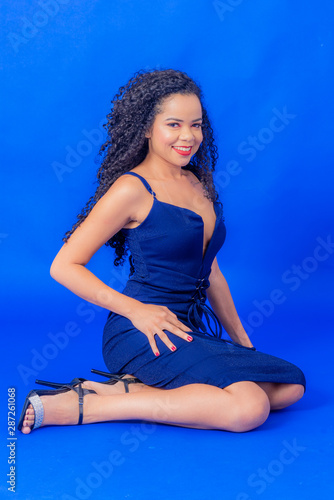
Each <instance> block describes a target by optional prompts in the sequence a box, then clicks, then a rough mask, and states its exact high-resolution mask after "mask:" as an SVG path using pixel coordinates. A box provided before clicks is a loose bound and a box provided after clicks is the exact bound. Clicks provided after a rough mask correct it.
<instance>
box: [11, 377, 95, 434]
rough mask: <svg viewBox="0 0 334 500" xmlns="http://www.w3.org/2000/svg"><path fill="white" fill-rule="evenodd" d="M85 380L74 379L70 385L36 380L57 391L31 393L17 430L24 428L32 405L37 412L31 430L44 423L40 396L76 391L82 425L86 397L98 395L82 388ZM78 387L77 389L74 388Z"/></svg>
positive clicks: (26, 400) (25, 402) (79, 422)
mask: <svg viewBox="0 0 334 500" xmlns="http://www.w3.org/2000/svg"><path fill="white" fill-rule="evenodd" d="M83 381H84V379H79V378H74V379H73V380H72V381H71V382H70V383H69V384H59V383H57V382H46V381H45V380H36V381H35V382H36V384H41V385H46V386H48V387H55V388H56V390H54V391H50V390H36V391H35V390H32V391H30V392H29V394H28V396H27V397H26V399H25V401H24V405H23V409H22V412H21V415H20V419H19V422H18V424H17V428H18V430H19V431H20V430H21V429H22V427H23V421H24V417H25V414H26V411H27V408H28V406H29V405H30V404H31V405H32V407H33V409H34V412H35V421H34V426H33V427H32V429H31V430H35V429H38V428H39V427H40V426H41V425H42V422H43V418H44V408H43V403H42V401H41V399H40V396H51V395H55V394H63V393H64V392H68V391H71V390H72V391H75V392H76V393H77V394H78V396H79V420H78V424H77V425H81V424H82V420H83V399H84V397H85V396H86V394H96V392H95V391H93V390H92V389H84V388H83V387H82V382H83ZM74 386H77V387H74Z"/></svg>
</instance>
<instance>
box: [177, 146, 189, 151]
mask: <svg viewBox="0 0 334 500" xmlns="http://www.w3.org/2000/svg"><path fill="white" fill-rule="evenodd" d="M174 148H175V149H179V150H180V151H190V150H191V147H187V148H182V147H176V146H174Z"/></svg>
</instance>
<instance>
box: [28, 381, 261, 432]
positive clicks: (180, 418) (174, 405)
mask: <svg viewBox="0 0 334 500" xmlns="http://www.w3.org/2000/svg"><path fill="white" fill-rule="evenodd" d="M97 385H99V386H101V385H102V384H98V383H96V382H85V383H84V385H83V387H86V388H88V389H94V386H95V388H96V386H97ZM131 385H133V386H135V385H136V384H131ZM106 387H107V385H103V390H102V388H101V390H102V392H104V393H105V392H106ZM110 387H112V386H110ZM109 390H110V389H109ZM41 400H42V403H43V406H44V419H43V423H42V425H75V424H76V423H77V422H78V396H77V394H76V393H75V392H74V391H69V392H67V393H64V394H58V395H54V396H41ZM83 410H84V417H83V423H84V424H88V423H95V422H106V421H113V420H133V419H139V420H147V421H151V422H159V423H164V424H172V425H178V426H183V427H192V428H198V429H221V430H227V431H233V432H245V431H249V430H251V429H254V428H256V427H258V426H259V425H261V424H263V423H264V422H265V421H266V419H267V417H268V415H269V411H270V403H269V399H268V397H267V395H266V393H265V391H264V390H263V389H262V388H260V387H259V386H258V385H257V384H255V383H254V382H237V383H234V384H231V385H229V386H228V387H226V388H225V389H220V388H219V387H214V386H211V385H206V384H189V385H186V386H183V387H179V388H177V389H169V390H166V389H157V388H149V387H147V386H146V387H145V388H143V389H142V390H137V391H133V392H131V386H130V393H128V394H117V393H116V394H115V393H114V394H111V395H101V394H87V395H86V396H85V398H84V409H83ZM33 423H34V410H33V408H32V407H31V406H30V407H29V409H28V410H27V412H26V417H25V421H24V425H23V428H22V432H24V433H25V434H28V433H29V432H30V431H31V427H32V426H33Z"/></svg>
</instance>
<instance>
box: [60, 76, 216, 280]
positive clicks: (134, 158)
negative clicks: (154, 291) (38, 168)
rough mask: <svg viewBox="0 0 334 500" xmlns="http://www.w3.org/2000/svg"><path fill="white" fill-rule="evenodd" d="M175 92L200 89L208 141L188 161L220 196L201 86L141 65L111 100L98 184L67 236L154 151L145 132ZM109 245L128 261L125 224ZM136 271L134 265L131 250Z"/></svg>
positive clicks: (119, 259) (120, 258)
mask: <svg viewBox="0 0 334 500" xmlns="http://www.w3.org/2000/svg"><path fill="white" fill-rule="evenodd" d="M173 94H185V95H192V94H194V95H196V96H197V97H198V99H199V100H200V102H201V106H202V118H203V121H202V133H203V141H202V143H201V145H200V147H199V149H198V151H197V152H196V154H195V155H194V156H193V157H192V158H191V161H190V163H189V164H188V165H187V166H186V169H187V170H190V171H192V172H193V173H194V174H195V175H196V176H197V177H198V179H199V180H200V182H201V183H202V185H203V187H204V192H205V194H206V196H207V197H208V198H209V199H210V200H212V201H215V200H217V199H218V193H217V191H216V189H215V186H214V183H213V177H212V173H213V171H214V169H215V165H216V163H217V159H218V153H217V147H216V145H215V144H214V138H213V131H212V127H211V124H210V120H209V118H208V114H207V111H206V109H205V107H204V105H203V95H202V91H201V88H200V87H199V85H198V84H196V83H195V82H194V81H193V80H192V79H191V78H190V77H189V76H188V75H187V74H186V73H184V72H182V71H177V70H173V69H166V70H152V71H144V70H141V71H138V72H136V73H135V74H134V76H133V77H132V78H131V79H130V80H129V81H128V83H127V84H126V85H124V86H123V87H120V89H119V91H118V93H117V94H116V95H115V97H114V98H113V100H112V101H111V104H112V106H111V111H110V113H109V114H108V115H107V120H108V121H107V123H105V124H104V125H103V127H104V128H105V129H106V130H107V133H108V135H107V140H106V142H105V143H104V144H102V146H101V148H100V151H99V155H100V156H101V157H102V160H101V165H100V167H99V169H98V171H97V183H98V187H97V189H96V191H95V194H94V195H93V196H91V197H90V198H89V200H88V202H87V203H86V205H85V207H84V208H83V209H82V211H81V212H80V214H79V215H78V216H77V219H78V220H77V222H76V223H75V224H74V225H73V227H72V229H71V230H70V231H67V232H66V233H65V235H64V237H63V241H64V242H66V241H67V240H68V239H69V238H70V236H71V234H72V233H73V232H74V231H75V229H76V228H77V227H78V226H79V225H80V224H81V223H82V222H83V221H84V220H85V218H86V217H87V216H88V214H89V213H90V212H91V210H92V209H93V207H94V205H95V204H96V203H97V201H98V200H99V199H100V198H101V197H102V196H103V195H104V194H105V193H106V192H107V191H108V189H109V188H110V186H111V185H112V184H113V183H114V182H115V181H116V179H118V178H119V177H120V176H121V175H122V174H124V173H125V172H129V171H130V170H132V169H133V168H134V167H136V166H137V165H139V164H140V163H141V162H142V161H143V160H144V159H145V157H146V155H147V153H148V139H147V138H146V137H145V134H146V132H148V131H149V130H150V128H151V126H152V125H153V122H154V118H155V116H156V115H157V114H158V113H159V112H161V110H162V104H163V101H164V99H166V98H167V97H170V96H171V95H173ZM106 245H109V246H111V247H112V248H114V249H115V255H116V258H115V260H114V264H115V265H116V266H118V265H119V264H123V263H124V260H125V257H126V256H127V253H128V247H127V244H126V240H125V236H124V234H123V232H122V230H120V231H119V232H118V233H116V234H115V235H114V236H113V237H112V238H110V240H108V241H107V242H106ZM130 265H131V271H133V266H132V262H131V256H130Z"/></svg>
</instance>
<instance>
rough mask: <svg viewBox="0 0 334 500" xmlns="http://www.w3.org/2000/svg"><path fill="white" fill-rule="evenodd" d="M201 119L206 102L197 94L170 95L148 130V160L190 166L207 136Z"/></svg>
mask: <svg viewBox="0 0 334 500" xmlns="http://www.w3.org/2000/svg"><path fill="white" fill-rule="evenodd" d="M201 123H202V106H201V103H200V101H199V99H198V97H197V96H196V95H194V94H191V95H183V94H173V95H172V96H170V97H168V98H166V99H165V100H164V101H163V103H162V106H161V112H160V113H158V114H157V115H156V117H155V120H154V123H153V125H152V127H151V129H150V131H149V132H148V133H147V134H146V137H147V138H148V143H149V151H148V153H147V157H146V160H154V161H155V162H159V163H160V164H161V163H163V164H164V165H173V166H178V167H184V166H186V165H187V164H188V163H189V161H190V159H191V157H192V156H193V155H194V154H195V153H196V151H197V150H198V148H199V147H200V144H201V142H202V140H203V135H202V128H201Z"/></svg>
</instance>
